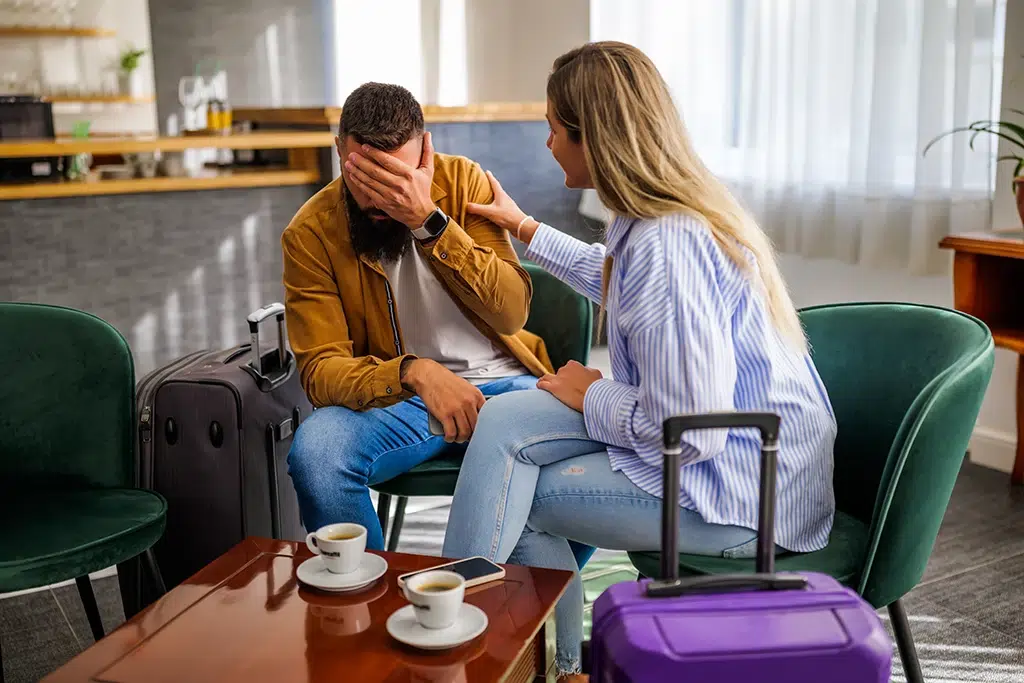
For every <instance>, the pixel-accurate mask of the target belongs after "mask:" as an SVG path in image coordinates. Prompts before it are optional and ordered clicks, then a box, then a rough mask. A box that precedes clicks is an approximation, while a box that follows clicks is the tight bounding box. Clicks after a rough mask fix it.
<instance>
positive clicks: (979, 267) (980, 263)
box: [939, 231, 1024, 484]
mask: <svg viewBox="0 0 1024 683" xmlns="http://www.w3.org/2000/svg"><path fill="white" fill-rule="evenodd" d="M939 246H940V247H942V248H944V249H953V250H954V252H955V255H954V257H953V306H954V307H955V308H956V309H957V310H960V311H963V312H964V313H969V314H970V315H973V316H975V317H977V318H980V319H981V320H982V321H984V322H985V324H986V325H988V326H989V328H990V329H991V330H992V337H993V339H994V341H995V344H996V346H998V347H1001V348H1004V349H1010V350H1011V351H1014V352H1016V353H1017V354H1024V304H1022V303H1021V297H1022V294H1024V232H1021V231H1014V232H992V233H967V234H963V235H950V236H949V237H946V238H945V239H943V240H942V241H941V242H940V243H939ZM1016 411H1017V454H1016V457H1015V459H1014V464H1013V473H1012V474H1011V475H1010V481H1011V483H1013V484H1024V438H1022V437H1024V359H1022V358H1020V357H1018V361H1017V407H1016Z"/></svg>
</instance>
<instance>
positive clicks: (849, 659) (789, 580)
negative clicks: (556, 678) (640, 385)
mask: <svg viewBox="0 0 1024 683" xmlns="http://www.w3.org/2000/svg"><path fill="white" fill-rule="evenodd" d="M742 427H756V428H758V429H759V430H760V431H761V439H762V453H761V491H760V495H761V501H760V510H759V519H758V527H759V528H758V543H757V568H756V573H754V574H728V575H717V576H696V577H686V578H679V573H678V572H679V568H678V561H677V556H678V551H677V529H678V528H679V505H678V498H677V496H678V491H679V456H680V455H681V453H682V451H681V449H680V443H681V440H682V435H683V433H684V432H686V431H689V430H691V429H721V428H733V429H735V428H742ZM778 433H779V416H778V415H774V414H771V413H713V414H707V415H685V416H680V417H674V418H669V419H668V420H666V421H665V424H664V445H665V448H664V456H665V475H664V477H665V478H664V483H665V486H664V490H665V493H666V496H670V495H671V494H670V492H675V496H671V497H672V500H666V505H664V507H663V512H662V535H661V538H662V563H661V572H662V578H661V579H659V580H653V581H652V580H644V581H640V582H626V583H619V584H616V585H614V586H611V587H609V588H608V590H606V591H605V592H604V593H602V594H601V595H600V597H598V599H597V601H596V602H595V603H594V613H593V614H594V616H593V629H592V634H591V646H590V654H591V660H590V680H591V681H593V683H622V682H625V681H631V682H635V683H640V682H642V681H643V682H646V681H659V682H660V681H679V682H680V683H697V682H698V681H699V682H705V681H706V682H707V683H712V682H714V683H731V682H733V681H758V682H762V683H775V682H777V681H778V682H781V681H785V682H786V683H810V682H811V681H813V682H814V683H819V682H820V681H829V683H874V682H876V681H877V682H879V683H883V682H886V681H888V680H889V675H890V669H891V667H892V643H891V642H890V640H889V637H888V635H887V634H886V632H885V628H884V627H883V626H882V622H881V620H880V619H879V618H878V615H877V614H875V611H874V610H873V609H872V608H871V607H870V606H869V605H868V604H867V603H866V602H864V601H863V600H862V599H861V598H860V597H859V596H858V595H857V594H856V593H855V592H854V591H852V590H850V589H849V588H845V587H843V586H841V585H840V584H839V583H838V582H837V581H836V580H835V579H833V578H832V577H830V576H827V575H825V574H817V573H812V572H803V573H799V574H796V573H779V574H776V573H775V572H774V568H775V556H774V552H773V549H774V547H775V542H774V532H775V529H774V527H775V478H776V451H777V450H778ZM669 503H671V504H669Z"/></svg>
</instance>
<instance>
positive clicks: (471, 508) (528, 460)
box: [443, 390, 757, 672]
mask: <svg viewBox="0 0 1024 683" xmlns="http://www.w3.org/2000/svg"><path fill="white" fill-rule="evenodd" d="M679 512H680V529H679V548H680V551H681V552H686V553H692V554H699V555H716V556H722V555H726V556H729V557H752V556H753V554H754V549H755V547H756V543H757V538H756V537H757V535H756V533H755V532H754V531H752V530H750V529H746V528H743V527H738V526H724V525H717V524H708V523H706V522H705V521H704V520H703V519H702V518H701V517H700V515H699V514H697V513H696V512H692V511H690V510H686V509H682V510H680V511H679ZM567 539H572V540H574V541H579V542H581V543H585V544H588V545H593V546H596V547H599V548H607V549H610V550H657V549H658V548H659V546H660V544H661V499H660V498H657V497H655V496H652V495H650V494H649V493H646V492H644V491H643V490H641V489H639V488H637V487H636V486H635V485H634V484H633V483H632V482H631V481H630V480H629V479H628V478H626V476H625V475H624V474H622V473H621V472H613V471H612V469H611V465H610V464H609V461H608V453H607V451H606V446H605V444H603V443H600V442H597V441H592V440H591V439H590V437H589V436H587V429H586V425H585V424H584V422H583V415H581V414H580V413H578V412H576V411H575V410H572V409H571V408H568V407H566V406H565V405H564V404H563V403H561V402H560V401H559V400H558V399H556V398H555V397H553V396H552V395H551V394H549V393H547V392H545V391H539V390H533V391H519V392H515V393H511V394H504V395H502V396H498V397H496V398H493V399H491V400H490V401H488V403H487V405H486V406H485V407H484V409H483V410H482V411H481V413H480V420H479V422H478V423H477V427H476V431H475V432H474V434H473V439H472V440H471V441H470V444H469V448H468V450H467V451H466V459H465V461H464V462H463V465H462V471H461V472H460V474H459V481H458V485H457V486H456V487H455V500H454V501H453V502H452V508H451V515H450V516H449V519H448V530H447V532H446V534H445V539H444V552H443V554H444V556H445V557H470V556H473V555H483V556H484V557H487V558H490V559H491V560H494V561H495V562H512V563H514V564H521V565H529V566H534V567H547V568H551V569H564V570H566V571H571V572H574V573H575V576H574V577H573V581H572V584H571V585H570V586H569V588H568V589H567V590H566V592H565V594H564V595H563V596H562V599H561V600H560V601H559V603H558V607H557V608H556V612H555V620H556V630H557V641H558V648H557V656H556V660H557V661H556V664H557V666H558V669H559V671H561V672H575V671H579V670H580V641H581V640H582V638H583V586H582V584H581V582H580V577H579V572H578V570H577V564H576V559H575V557H574V556H573V553H572V550H571V549H570V546H569V543H568V541H567Z"/></svg>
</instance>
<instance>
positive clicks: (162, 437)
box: [118, 303, 313, 617]
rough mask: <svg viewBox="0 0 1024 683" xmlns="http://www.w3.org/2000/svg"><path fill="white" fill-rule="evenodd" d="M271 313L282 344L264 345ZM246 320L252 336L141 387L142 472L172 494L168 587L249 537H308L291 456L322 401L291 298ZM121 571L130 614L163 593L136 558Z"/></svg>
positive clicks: (164, 542) (165, 553)
mask: <svg viewBox="0 0 1024 683" xmlns="http://www.w3.org/2000/svg"><path fill="white" fill-rule="evenodd" d="M271 317H273V318H275V319H276V321H277V333H278V339H277V346H276V348H274V349H270V350H264V349H261V347H260V343H259V339H260V335H259V327H260V323H261V322H263V321H264V320H266V319H268V318H271ZM247 320H248V323H249V333H250V342H249V343H248V344H241V345H239V346H236V347H232V348H229V349H224V350H221V351H200V352H198V353H193V354H191V355H188V356H185V357H183V358H181V359H178V360H177V361H174V362H173V363H170V364H168V365H166V366H164V367H162V368H159V369H157V370H154V371H153V372H151V373H149V374H148V375H146V376H145V377H144V378H142V379H141V380H140V381H139V383H138V386H137V388H136V401H137V417H138V427H139V433H138V437H139V440H138V446H137V449H136V468H137V471H136V476H137V478H138V483H139V485H140V486H142V487H143V488H148V489H152V490H154V491H157V492H159V493H160V494H162V495H163V496H164V497H165V498H166V499H167V505H168V508H167V530H166V532H165V534H164V536H163V538H162V539H161V540H160V541H159V542H158V543H157V545H156V548H155V551H156V557H157V562H158V564H159V565H160V572H161V574H162V575H163V578H164V582H165V583H166V584H167V587H168V588H172V587H174V586H176V585H178V584H179V583H181V582H182V581H183V580H185V579H187V578H188V577H189V576H191V575H192V574H194V573H195V572H197V571H199V570H200V569H202V568H203V567H204V566H206V565H207V564H209V563H210V562H212V561H213V560H215V559H216V558H217V557H219V556H220V555H222V554H223V553H224V552H226V551H227V550H228V549H229V548H231V547H232V546H234V545H235V544H236V543H238V542H239V541H241V540H242V539H244V538H245V537H246V536H269V537H272V538H279V539H286V540H300V539H303V538H305V535H306V534H305V531H304V529H303V526H302V521H301V519H300V517H299V505H298V499H297V498H296V495H295V489H294V487H293V486H292V482H291V479H290V477H289V476H288V464H287V456H288V449H289V447H290V446H291V442H292V435H293V434H294V432H295V430H296V428H297V427H298V425H299V423H300V422H301V421H302V420H303V419H304V418H306V417H308V416H309V415H310V413H311V412H312V410H313V408H312V406H311V405H310V403H309V400H308V399H307V398H306V395H305V392H304V391H303V389H302V385H301V383H300V381H299V373H298V370H297V369H296V364H295V358H294V356H293V355H292V353H291V351H289V350H288V349H287V347H286V344H285V338H284V306H283V305H281V304H279V303H275V304H270V305H269V306H266V307H264V308H261V309H259V310H258V311H255V312H254V313H252V314H250V315H249V316H248V318H247ZM118 573H119V576H120V580H121V592H122V598H123V601H124V603H125V613H126V615H127V616H129V617H130V616H131V615H134V614H135V613H136V612H137V611H138V610H139V609H141V607H143V606H145V605H147V604H149V603H150V602H151V601H152V600H153V599H155V598H156V597H157V596H156V595H155V593H154V588H153V587H152V586H148V585H143V579H142V576H144V574H140V572H139V567H138V564H137V563H136V562H132V563H126V566H124V568H123V569H122V568H121V567H119V570H118ZM122 573H123V574H124V575H123V576H121V574H122Z"/></svg>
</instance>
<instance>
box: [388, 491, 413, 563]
mask: <svg viewBox="0 0 1024 683" xmlns="http://www.w3.org/2000/svg"><path fill="white" fill-rule="evenodd" d="M408 502H409V496H399V497H398V505H396V506H395V519H394V521H392V522H391V536H389V537H388V552H392V553H393V552H395V550H397V549H398V535H399V534H401V533H402V524H403V523H404V522H405V506H406V504H407V503H408Z"/></svg>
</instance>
